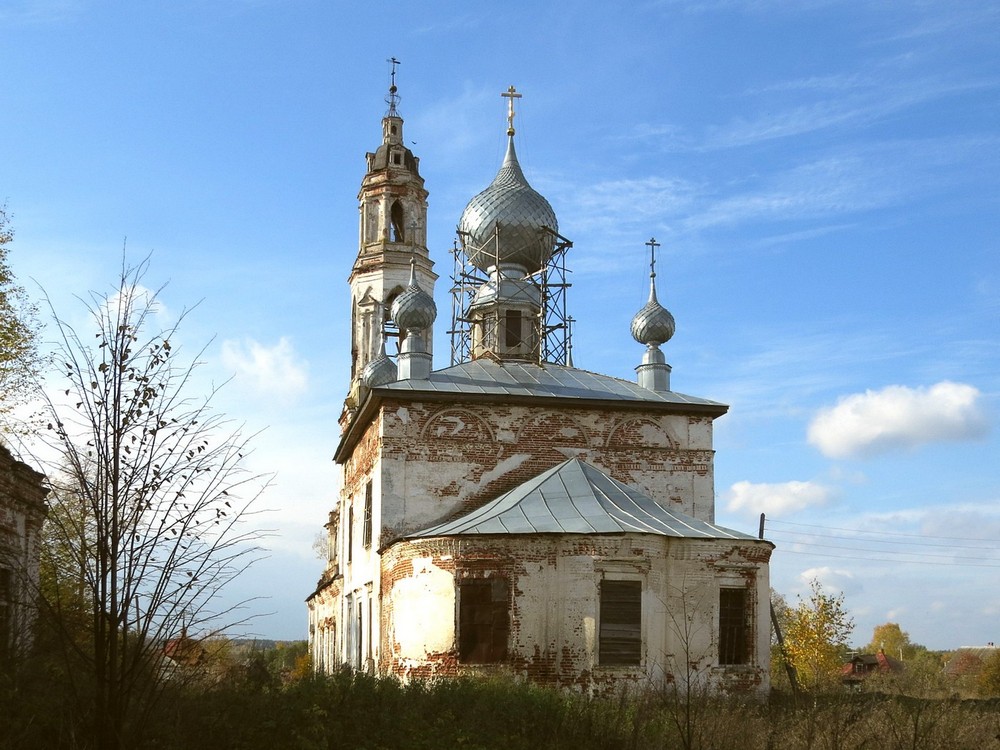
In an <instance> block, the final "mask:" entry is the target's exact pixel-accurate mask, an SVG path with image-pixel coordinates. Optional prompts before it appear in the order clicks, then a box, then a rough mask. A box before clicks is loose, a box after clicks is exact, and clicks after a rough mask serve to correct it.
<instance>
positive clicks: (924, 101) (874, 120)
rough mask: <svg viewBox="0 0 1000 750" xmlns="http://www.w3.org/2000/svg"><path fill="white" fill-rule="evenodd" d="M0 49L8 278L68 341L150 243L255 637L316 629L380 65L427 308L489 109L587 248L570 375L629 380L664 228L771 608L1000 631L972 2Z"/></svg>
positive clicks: (997, 154) (320, 19) (110, 19)
mask: <svg viewBox="0 0 1000 750" xmlns="http://www.w3.org/2000/svg"><path fill="white" fill-rule="evenodd" d="M0 34H2V36H3V39H4V42H3V44H0V71H2V74H0V97H2V101H3V102H4V105H5V117H4V118H2V120H0V199H3V200H6V202H7V209H8V212H9V213H10V214H11V215H12V216H13V222H14V226H15V229H16V232H17V235H16V239H15V244H14V246H13V255H12V258H11V260H12V264H13V266H14V270H15V272H16V273H17V274H18V275H19V277H20V278H21V279H22V281H25V282H26V283H27V284H28V285H29V286H33V284H32V283H31V280H32V279H33V280H35V281H37V282H38V284H40V285H41V286H42V287H43V288H44V289H45V290H47V292H48V294H49V295H50V297H51V298H52V299H53V301H54V303H55V304H56V306H57V307H58V308H59V309H60V311H61V312H63V313H64V314H66V315H68V316H70V317H72V316H73V315H77V314H78V310H79V306H78V303H77V302H76V301H75V300H74V295H80V294H84V293H86V292H87V291H88V290H90V289H100V290H104V289H106V288H107V287H108V285H109V284H110V283H111V281H112V279H113V278H114V274H115V271H116V269H117V267H118V265H119V263H120V259H121V252H122V248H123V245H125V246H126V247H127V252H128V254H129V256H130V257H132V258H135V259H140V258H141V257H143V256H145V255H146V254H147V253H150V252H151V253H152V265H151V271H150V274H149V276H148V282H149V285H150V286H158V285H159V284H162V283H168V286H167V288H166V289H165V291H164V293H163V300H164V302H165V304H166V311H167V314H171V313H172V314H176V312H177V311H179V310H181V309H182V308H184V307H185V306H190V305H192V304H194V303H197V302H199V301H201V303H200V305H199V306H198V308H197V309H196V310H195V311H194V313H193V314H192V316H191V317H190V318H189V319H188V320H187V321H186V322H185V326H184V329H183V337H184V339H185V341H186V342H188V344H189V346H190V347H191V348H194V347H195V346H197V345H200V344H203V343H204V342H205V341H208V340H209V339H210V338H211V337H213V336H214V337H215V338H214V340H213V342H212V343H211V345H210V346H209V349H208V352H207V357H206V364H205V368H204V372H205V374H206V377H210V378H212V379H214V380H222V379H224V378H225V377H227V376H229V375H233V374H235V376H236V377H235V379H234V381H233V382H232V383H231V384H230V385H229V386H228V387H227V389H226V392H225V396H224V398H223V400H222V401H221V402H220V405H221V407H222V408H223V409H224V410H225V411H227V412H228V413H229V414H231V415H232V416H233V417H235V418H238V419H240V420H245V421H246V422H247V424H248V426H249V427H251V428H259V427H265V426H266V427H267V430H266V431H265V433H264V434H263V435H262V437H261V438H260V440H259V441H258V449H257V451H256V453H255V454H254V457H253V461H254V462H255V465H256V466H257V467H258V468H260V469H262V470H269V471H270V470H274V471H277V472H278V477H277V479H276V482H275V485H274V487H273V489H272V490H271V491H270V493H269V495H268V497H267V500H266V502H265V504H266V505H267V506H268V507H270V508H272V509H273V513H271V517H270V519H269V525H271V526H272V527H274V528H275V529H276V530H277V534H276V535H275V536H274V537H273V538H272V539H271V540H270V542H269V543H270V546H271V548H272V552H271V556H270V558H269V559H268V560H267V561H266V562H265V563H264V564H262V565H261V566H260V567H259V568H258V569H257V571H256V573H255V574H253V575H252V576H250V577H248V578H246V579H244V580H243V581H242V583H241V584H240V592H241V593H243V594H246V595H260V596H266V597H269V599H268V600H267V601H266V602H264V603H262V604H259V605H255V606H259V609H260V611H267V612H273V614H271V615H269V616H266V617H263V618H261V619H260V620H258V621H257V623H256V625H255V628H254V630H255V631H256V632H257V633H259V634H261V635H264V636H267V637H278V638H302V637H305V634H306V613H305V606H304V604H303V599H304V598H305V596H307V595H308V594H309V593H310V591H311V590H312V587H313V586H314V584H315V581H316V579H317V577H318V575H319V573H320V569H321V567H322V563H321V562H320V561H319V560H318V559H316V557H315V555H314V553H313V551H312V549H311V545H312V541H313V539H314V537H315V536H316V534H317V532H318V531H319V530H320V529H321V526H322V523H323V521H324V520H325V513H326V511H327V510H328V509H329V507H330V506H331V503H332V502H333V498H334V496H335V472H334V467H333V465H332V463H331V456H332V453H333V449H334V447H335V445H336V441H337V434H338V428H337V424H336V419H337V416H338V414H339V410H340V405H341V403H342V399H343V396H344V394H345V389H346V378H347V374H348V367H349V365H348V354H349V335H348V328H347V325H348V321H349V317H348V296H347V285H346V278H347V274H348V272H349V270H350V265H351V262H352V260H353V257H354V255H355V253H356V250H357V204H356V195H357V191H358V188H359V186H360V181H361V178H362V176H363V173H364V168H365V166H364V165H365V162H364V154H365V152H366V151H368V150H373V149H374V148H375V147H376V146H377V145H378V143H379V140H380V133H381V130H380V119H381V117H382V114H383V113H384V111H385V103H384V101H383V99H384V96H385V90H386V87H387V65H386V62H385V61H386V58H388V57H390V56H395V57H397V58H398V59H400V60H401V61H402V65H401V66H400V69H399V76H398V83H399V87H400V94H401V95H402V101H401V103H400V107H399V109H400V112H401V114H402V115H403V117H404V118H405V136H406V139H407V141H408V142H409V144H408V145H410V146H411V148H412V149H413V151H414V152H415V153H416V154H417V155H418V156H419V157H420V159H421V172H422V174H423V176H424V178H425V179H426V183H427V188H428V190H429V191H430V199H429V201H430V209H429V211H430V213H429V221H428V224H429V226H428V234H429V238H430V245H431V254H432V257H433V258H434V259H435V260H436V262H437V271H438V273H439V274H440V275H441V277H442V279H441V280H440V281H439V282H438V288H437V290H436V295H435V296H436V299H437V303H438V308H439V310H442V311H447V310H448V309H449V307H450V302H449V300H448V297H447V283H446V282H447V276H448V274H449V273H450V262H449V255H448V249H449V248H450V247H451V244H452V239H453V237H454V227H455V224H456V223H457V221H458V217H459V215H460V214H461V211H462V208H463V207H464V205H465V203H466V202H467V201H468V200H469V198H471V197H472V196H473V195H474V194H476V193H477V192H478V191H479V190H481V189H482V188H483V187H485V185H486V184H488V182H489V181H490V180H491V179H492V177H493V175H494V174H495V172H496V170H497V168H498V166H499V164H500V161H501V159H502V155H503V148H504V141H505V138H504V128H505V125H506V123H505V117H504V116H505V109H504V102H503V100H502V99H501V98H500V96H499V94H500V92H501V91H502V90H504V89H506V88H507V87H508V86H509V85H511V84H514V85H515V86H517V88H518V90H519V91H521V92H522V93H523V95H524V98H523V99H521V100H520V101H519V110H518V115H517V121H516V125H517V129H518V136H517V138H518V155H519V157H520V160H521V163H522V166H523V167H524V169H525V172H526V174H527V177H528V179H529V180H530V181H531V183H532V185H533V186H534V187H535V188H536V189H537V190H539V191H540V192H542V193H543V194H544V195H545V196H546V197H547V198H548V199H549V201H550V202H551V203H552V205H553V208H554V209H555V211H556V213H557V215H558V217H559V224H560V231H561V233H562V234H564V235H565V236H567V237H568V238H570V239H571V240H572V241H573V242H574V247H573V249H572V250H571V251H570V252H571V255H570V257H569V261H568V262H569V265H570V267H571V268H572V270H573V274H572V282H573V285H574V286H573V288H572V289H571V291H570V298H569V306H570V312H571V314H572V315H573V316H574V317H575V318H576V320H577V321H578V322H577V325H576V329H575V339H574V360H575V364H576V365H577V366H579V367H583V368H586V369H589V370H594V371H598V372H604V373H608V374H611V375H616V376H619V377H624V378H628V379H632V378H634V372H633V368H634V367H635V365H636V364H638V363H639V360H640V357H641V355H642V348H641V347H640V346H639V345H638V344H636V343H635V342H634V341H632V339H631V338H630V336H629V333H628V330H629V328H628V326H629V321H630V319H631V316H632V315H633V314H634V312H635V311H636V310H637V309H638V308H639V307H640V306H641V305H642V304H643V303H644V302H645V297H646V285H647V283H648V279H647V276H646V274H647V259H646V253H647V249H646V247H645V246H644V244H643V243H644V242H645V241H646V240H647V239H648V238H649V237H650V236H655V237H656V238H657V240H659V241H660V242H661V243H662V248H661V251H660V263H659V265H658V277H657V281H658V284H659V291H660V299H661V301H662V302H663V303H664V304H665V305H666V306H667V307H668V308H669V309H670V310H671V311H672V312H673V314H674V316H675V318H676V319H677V334H676V335H675V337H674V339H673V340H672V341H671V342H670V343H669V344H667V345H666V346H665V347H664V351H665V353H666V356H667V360H668V361H669V362H670V363H671V364H672V365H673V368H674V372H673V377H672V385H673V387H674V389H675V390H677V391H680V392H683V393H688V394H691V395H697V396H701V397H705V398H711V399H715V400H719V401H724V402H726V403H728V404H730V405H731V411H730V413H729V414H728V415H727V416H726V417H724V418H722V419H720V420H719V421H718V422H717V423H716V450H717V454H716V490H717V494H718V520H719V521H720V522H722V523H723V524H725V525H729V526H732V527H735V528H740V529H743V530H748V531H754V530H756V528H757V516H758V514H759V513H760V512H762V511H763V512H766V513H767V515H768V518H769V521H768V536H769V538H771V539H772V540H773V541H775V543H776V544H777V545H778V549H777V551H776V552H775V555H774V558H773V563H772V584H773V586H774V587H775V588H776V589H777V590H779V591H781V592H783V593H784V594H785V595H786V596H788V597H789V598H790V599H791V600H792V601H794V599H795V595H796V594H798V593H801V592H804V591H806V583H807V581H808V580H809V578H810V577H813V576H816V577H818V578H819V579H820V580H821V581H822V582H823V583H824V584H825V585H827V586H828V587H830V588H832V589H834V590H838V591H843V592H844V594H845V604H846V606H847V607H848V609H849V610H850V611H851V612H852V613H853V614H854V617H855V619H856V621H857V630H856V632H855V638H854V641H855V642H856V643H857V644H858V645H861V644H864V643H866V642H867V641H868V640H869V638H870V635H871V629H872V627H873V626H874V625H876V624H878V623H882V622H886V621H895V622H899V623H900V624H901V625H902V627H903V629H904V630H907V631H908V632H909V633H910V634H911V636H912V638H913V639H914V640H915V641H916V642H919V643H923V644H925V645H927V646H930V647H933V648H953V647H957V646H960V645H975V644H982V643H985V642H987V641H996V640H998V638H1000V631H998V629H997V626H996V622H997V621H998V617H1000V552H998V551H997V550H998V548H1000V468H998V456H1000V436H998V430H997V413H998V410H997V406H998V392H1000V376H998V373H1000V327H998V320H1000V262H998V260H997V258H998V247H997V244H998V240H997V237H998V236H1000V233H998V229H1000V221H998V203H1000V95H998V94H1000V43H998V41H997V40H998V39H1000V8H998V7H997V6H996V4H995V3H993V2H989V1H988V0H966V1H965V2H962V3H951V2H937V1H936V0H923V1H916V0H914V1H912V2H911V1H907V0H900V2H894V3H885V2H881V1H877V2H876V1H872V2H867V1H866V0H851V2H840V1H838V0H799V1H798V2H794V1H792V0H787V1H780V0H706V1H704V2H697V1H694V2H679V1H678V2H670V1H661V2H636V3H607V2H596V1H595V2H563V3H538V2H526V1H524V2H522V1H521V0H512V2H507V3H503V4H501V5H490V6H485V5H484V6H483V7H482V8H480V7H478V6H474V5H473V4H470V3H467V2H435V1H433V0H425V1H424V2H421V3H412V2H399V3H386V2H377V3H340V2H319V1H318V0H198V2H193V1H184V0H179V1H177V2H170V3H166V2H161V3H156V2H133V3H122V2H116V3H97V2H90V1H88V0H3V2H2V3H0ZM439 317H440V320H439V322H438V326H439V328H438V331H437V333H436V341H437V342H438V346H437V352H436V355H435V366H437V367H443V366H446V365H447V364H448V361H447V358H448V352H447V350H446V348H445V345H444V342H445V341H446V336H445V334H444V329H445V327H446V324H445V320H444V318H446V317H447V315H444V314H442V315H440V316H439ZM903 553H906V554H903Z"/></svg>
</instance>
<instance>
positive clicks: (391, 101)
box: [385, 57, 402, 115]
mask: <svg viewBox="0 0 1000 750" xmlns="http://www.w3.org/2000/svg"><path fill="white" fill-rule="evenodd" d="M386 62H387V63H389V96H388V97H387V98H386V100H385V103H386V104H388V105H389V114H390V115H394V114H396V105H397V104H399V95H398V94H397V93H396V66H397V65H401V64H402V63H401V62H400V61H399V60H397V59H396V58H395V57H390V58H389V59H388V60H386Z"/></svg>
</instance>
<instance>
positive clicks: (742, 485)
mask: <svg viewBox="0 0 1000 750" xmlns="http://www.w3.org/2000/svg"><path fill="white" fill-rule="evenodd" d="M832 497H833V491H832V490H831V489H830V488H829V487H826V486H824V485H822V484H818V483H816V482H797V481H792V482H780V483H776V484H767V483H762V484H755V483H753V482H747V481H743V482H737V483H736V484H734V485H733V486H732V487H730V488H729V491H728V492H727V493H726V510H728V511H729V512H731V513H738V512H749V513H766V514H768V515H781V516H786V515H788V514H790V513H794V512H796V511H800V510H805V509H806V508H816V507H821V506H823V505H826V504H827V503H829V502H830V500H831V498H832Z"/></svg>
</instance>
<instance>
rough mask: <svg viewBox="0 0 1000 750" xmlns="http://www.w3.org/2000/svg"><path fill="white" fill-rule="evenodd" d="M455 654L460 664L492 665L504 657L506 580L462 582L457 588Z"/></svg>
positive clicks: (506, 627)
mask: <svg viewBox="0 0 1000 750" xmlns="http://www.w3.org/2000/svg"><path fill="white" fill-rule="evenodd" d="M458 606H459V622H458V657H459V661H461V662H463V663H464V664H495V663H497V662H502V661H504V660H505V659H506V658H507V636H508V633H509V631H510V615H509V606H510V605H509V604H508V597H507V581H506V580H504V579H502V578H485V579H477V580H467V581H462V582H461V584H459V591H458Z"/></svg>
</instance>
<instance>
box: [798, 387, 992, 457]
mask: <svg viewBox="0 0 1000 750" xmlns="http://www.w3.org/2000/svg"><path fill="white" fill-rule="evenodd" d="M980 395H981V394H980V392H979V390H978V389H977V388H975V387H974V386H971V385H968V384H965V383H952V382H948V381H943V382H940V383H937V384H936V385H933V386H930V387H929V388H909V387H907V386H902V385H891V386H888V387H886V388H883V389H882V390H879V391H871V390H869V391H865V392H864V393H855V394H851V395H849V396H844V397H842V398H841V399H840V400H839V401H838V402H837V404H836V405H835V406H832V407H827V408H825V409H822V410H820V412H819V413H818V414H817V415H816V417H815V418H814V419H813V420H812V422H811V424H810V425H809V431H808V438H809V442H810V443H811V444H812V445H815V446H816V447H817V448H819V450H820V452H822V453H823V455H825V456H828V457H830V458H854V457H861V456H870V455H876V454H881V453H886V452H890V451H893V450H899V449H902V448H912V447H916V446H920V445H925V444H928V443H936V442H942V441H952V440H974V439H977V438H981V437H983V436H984V435H985V434H986V432H987V430H988V421H987V418H986V414H985V411H984V408H983V406H982V403H981V401H980Z"/></svg>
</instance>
